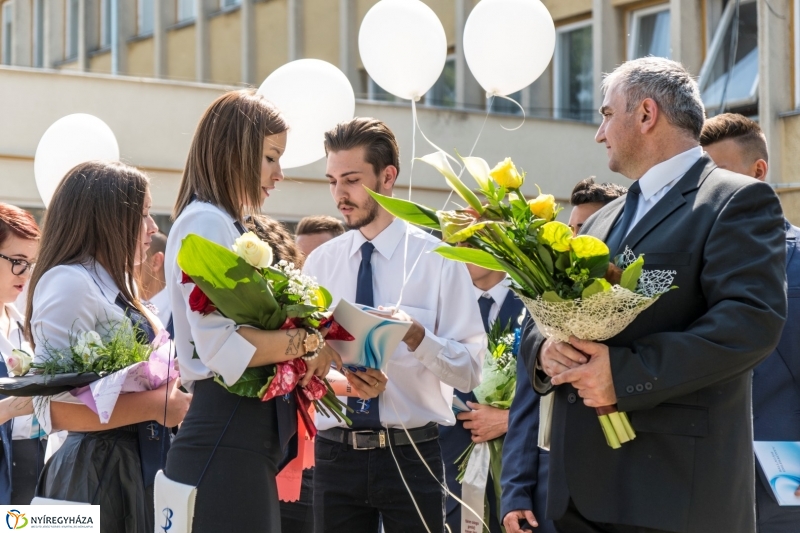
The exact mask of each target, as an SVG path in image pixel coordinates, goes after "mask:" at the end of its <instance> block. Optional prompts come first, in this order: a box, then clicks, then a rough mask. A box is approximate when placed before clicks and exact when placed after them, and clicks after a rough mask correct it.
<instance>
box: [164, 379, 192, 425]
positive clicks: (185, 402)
mask: <svg viewBox="0 0 800 533" xmlns="http://www.w3.org/2000/svg"><path fill="white" fill-rule="evenodd" d="M180 387H181V379H180V378H178V379H174V380H172V381H170V382H169V383H167V384H166V385H161V386H160V387H159V388H158V389H157V390H159V391H161V394H162V396H167V395H168V396H167V407H166V413H167V418H166V420H164V411H163V410H162V411H161V414H160V416H159V417H158V418H156V420H159V421H161V422H162V423H163V424H164V425H165V426H167V427H168V428H171V427H175V426H177V425H178V424H180V423H181V422H183V418H184V417H185V416H186V412H187V411H188V410H189V404H190V403H191V402H192V395H191V394H188V393H186V392H183V391H182V390H181V389H180ZM165 388H166V390H165ZM167 390H168V391H169V392H167Z"/></svg>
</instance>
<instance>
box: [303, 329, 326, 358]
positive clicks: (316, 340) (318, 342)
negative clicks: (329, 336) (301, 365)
mask: <svg viewBox="0 0 800 533" xmlns="http://www.w3.org/2000/svg"><path fill="white" fill-rule="evenodd" d="M303 329H305V330H306V338H305V340H304V341H303V349H304V350H305V351H306V353H305V355H303V356H302V357H303V360H305V361H311V360H312V359H315V358H316V357H317V356H318V355H319V351H320V350H322V346H323V345H324V344H325V339H324V338H323V337H322V333H320V332H319V330H317V329H314V328H303Z"/></svg>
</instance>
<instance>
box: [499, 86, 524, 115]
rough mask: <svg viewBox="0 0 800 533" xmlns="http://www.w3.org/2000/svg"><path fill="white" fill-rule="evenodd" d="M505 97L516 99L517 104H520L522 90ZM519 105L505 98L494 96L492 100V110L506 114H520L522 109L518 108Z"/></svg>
mask: <svg viewBox="0 0 800 533" xmlns="http://www.w3.org/2000/svg"><path fill="white" fill-rule="evenodd" d="M507 97H508V98H511V99H512V100H516V101H517V103H519V105H522V91H517V92H515V93H511V94H509V95H508V96H507ZM519 105H517V104H515V103H514V102H509V101H508V100H506V99H505V98H500V97H499V96H495V97H494V100H492V112H494V113H504V114H507V115H521V114H522V109H520V106H519Z"/></svg>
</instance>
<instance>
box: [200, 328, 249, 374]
mask: <svg viewBox="0 0 800 533" xmlns="http://www.w3.org/2000/svg"><path fill="white" fill-rule="evenodd" d="M242 327H247V326H242ZM236 329H237V330H238V329H239V328H236ZM217 353H218V354H220V355H223V354H224V361H220V362H221V363H222V364H220V365H216V364H215V363H216V359H217V358H216V357H215V358H214V359H212V360H210V361H209V362H208V367H209V368H210V369H211V370H213V371H214V372H216V373H217V374H219V375H220V376H222V380H223V381H224V382H225V384H226V385H228V386H230V385H233V384H234V383H236V382H237V381H239V378H240V377H242V374H244V371H245V370H247V365H249V364H250V361H251V360H252V359H253V354H255V353H256V347H255V346H253V345H252V344H250V343H249V342H247V340H246V339H245V338H244V337H242V336H241V335H239V333H238V332H237V333H233V334H232V335H230V336H229V337H228V339H227V340H226V341H225V342H224V343H223V344H222V346H221V347H220V349H219V350H218V351H217ZM216 366H219V369H215V368H214V367H216Z"/></svg>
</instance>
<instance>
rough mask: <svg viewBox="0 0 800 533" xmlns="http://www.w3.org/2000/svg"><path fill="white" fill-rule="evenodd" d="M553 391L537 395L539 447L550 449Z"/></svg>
mask: <svg viewBox="0 0 800 533" xmlns="http://www.w3.org/2000/svg"><path fill="white" fill-rule="evenodd" d="M554 396H555V393H552V394H548V395H546V396H540V397H539V443H538V444H539V448H541V449H543V450H547V451H550V429H551V427H552V426H553V397H554Z"/></svg>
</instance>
